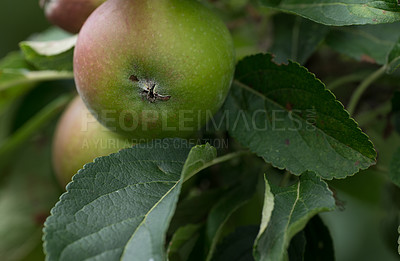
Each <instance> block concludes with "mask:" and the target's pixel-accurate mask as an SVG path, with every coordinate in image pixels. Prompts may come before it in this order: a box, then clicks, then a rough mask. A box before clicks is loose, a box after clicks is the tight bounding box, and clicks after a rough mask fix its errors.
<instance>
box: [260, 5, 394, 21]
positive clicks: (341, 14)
mask: <svg viewBox="0 0 400 261" xmlns="http://www.w3.org/2000/svg"><path fill="white" fill-rule="evenodd" d="M261 3H262V4H263V5H264V6H266V7H270V8H274V9H278V10H281V11H285V12H290V13H295V14H297V15H300V16H302V17H305V18H308V19H310V20H313V21H314V22H317V23H321V24H326V25H334V26H343V25H353V24H381V23H393V22H396V21H400V8H399V7H398V5H397V2H396V1H394V0H382V1H374V0H364V1H357V0H338V1H331V0H261Z"/></svg>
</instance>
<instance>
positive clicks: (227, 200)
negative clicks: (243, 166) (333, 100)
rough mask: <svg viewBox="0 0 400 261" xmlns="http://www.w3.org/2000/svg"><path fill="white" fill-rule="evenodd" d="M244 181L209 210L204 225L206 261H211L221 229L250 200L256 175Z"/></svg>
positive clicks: (254, 189)
mask: <svg viewBox="0 0 400 261" xmlns="http://www.w3.org/2000/svg"><path fill="white" fill-rule="evenodd" d="M249 174H253V175H250V176H249V177H248V178H247V180H246V181H244V182H243V183H241V184H240V185H238V186H237V187H236V188H232V189H230V190H229V191H228V192H227V193H226V194H225V195H224V196H223V197H222V198H220V199H219V200H218V201H217V202H216V203H215V205H214V207H213V208H212V209H211V211H210V214H209V215H208V219H207V224H206V236H207V243H208V246H209V249H208V254H207V258H206V260H211V258H212V256H213V254H214V251H215V247H216V246H217V243H218V241H219V239H220V237H221V232H222V228H223V226H224V225H225V223H226V222H227V220H228V219H229V217H230V216H231V215H232V214H233V213H234V212H235V211H236V210H238V209H239V208H240V207H241V206H243V205H244V204H245V203H246V202H248V201H249V200H250V198H251V197H252V196H253V194H254V192H255V191H256V181H257V175H254V174H256V173H249Z"/></svg>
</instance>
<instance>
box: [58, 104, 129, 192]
mask: <svg viewBox="0 0 400 261" xmlns="http://www.w3.org/2000/svg"><path fill="white" fill-rule="evenodd" d="M131 146H132V143H131V141H130V140H128V139H126V138H124V137H121V136H120V135H118V134H116V133H114V132H112V131H110V130H109V129H107V128H105V127H104V126H102V125H101V124H100V123H99V122H98V121H97V120H96V119H95V118H94V117H93V115H91V114H90V112H89V111H88V109H87V108H86V106H85V104H84V103H83V101H82V100H81V98H80V97H79V96H77V97H76V98H75V99H74V100H73V101H72V102H71V103H70V105H69V106H68V108H67V109H66V110H65V112H64V113H63V115H62V116H61V118H60V121H59V122H58V125H57V128H56V132H55V135H54V140H53V150H52V158H53V167H54V170H55V172H56V175H57V178H58V180H59V182H60V184H61V185H62V186H64V187H65V185H66V184H67V183H68V182H70V181H71V178H72V176H73V175H75V174H76V173H77V172H78V170H79V169H81V168H82V167H83V165H85V164H86V163H88V162H92V161H93V160H94V159H95V158H97V157H100V156H106V155H109V154H111V153H114V152H117V151H119V150H120V149H123V148H127V147H131Z"/></svg>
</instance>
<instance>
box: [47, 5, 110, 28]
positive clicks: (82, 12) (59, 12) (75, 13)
mask: <svg viewBox="0 0 400 261" xmlns="http://www.w3.org/2000/svg"><path fill="white" fill-rule="evenodd" d="M105 1H106V0H42V1H41V5H42V7H43V8H44V10H45V14H46V17H47V19H48V20H49V21H50V22H51V23H53V24H55V25H57V26H59V27H61V28H62V29H64V30H66V31H68V32H71V33H78V32H79V30H80V29H81V27H82V25H83V23H84V22H85V21H86V19H87V18H88V17H89V15H90V14H91V13H92V12H93V11H94V10H95V9H96V8H97V7H99V6H100V5H101V4H102V3H104V2H105Z"/></svg>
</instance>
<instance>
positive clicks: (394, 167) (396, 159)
mask: <svg viewBox="0 0 400 261" xmlns="http://www.w3.org/2000/svg"><path fill="white" fill-rule="evenodd" d="M389 178H390V180H391V181H392V182H393V183H394V184H396V185H397V186H398V187H400V148H398V149H397V151H396V152H395V153H394V154H393V157H392V162H391V164H390V171H389Z"/></svg>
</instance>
